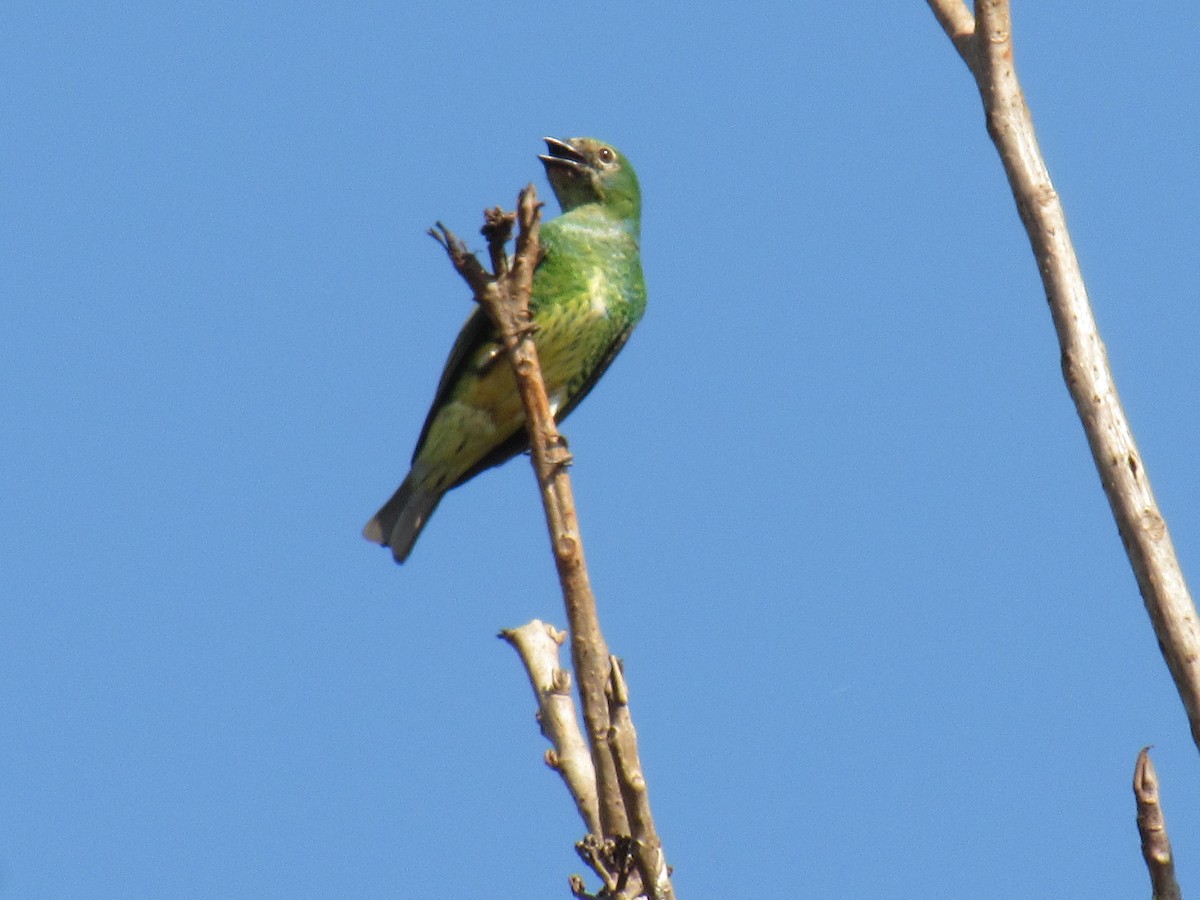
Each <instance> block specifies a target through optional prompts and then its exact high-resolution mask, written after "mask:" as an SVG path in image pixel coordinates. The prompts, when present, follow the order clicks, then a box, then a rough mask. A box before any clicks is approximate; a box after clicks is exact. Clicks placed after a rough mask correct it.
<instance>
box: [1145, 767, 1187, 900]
mask: <svg viewBox="0 0 1200 900" xmlns="http://www.w3.org/2000/svg"><path fill="white" fill-rule="evenodd" d="M1133 795H1134V797H1136V798H1137V826H1138V834H1139V835H1140V836H1141V839H1142V858H1143V859H1145V860H1146V868H1147V870H1149V872H1150V885H1151V887H1152V888H1153V891H1154V898H1153V900H1182V896H1183V895H1182V894H1181V893H1180V890H1179V882H1178V881H1176V880H1175V860H1174V858H1173V857H1172V855H1171V841H1170V839H1169V838H1168V837H1167V820H1166V818H1165V817H1164V816H1163V811H1162V806H1161V805H1159V797H1158V774H1157V773H1156V772H1155V771H1154V763H1152V762H1151V761H1150V748H1149V747H1144V748H1142V752H1141V753H1139V754H1138V758H1137V764H1136V765H1135V766H1134V769H1133Z"/></svg>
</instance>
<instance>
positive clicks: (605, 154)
mask: <svg viewBox="0 0 1200 900" xmlns="http://www.w3.org/2000/svg"><path fill="white" fill-rule="evenodd" d="M596 156H597V157H598V158H599V160H600V162H602V163H604V165H606V166H611V165H612V164H613V163H614V162H616V160H617V154H615V153H613V151H612V148H611V147H601V148H600V149H599V150H598V151H597V152H596Z"/></svg>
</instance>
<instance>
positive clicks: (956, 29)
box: [928, 0, 1200, 747]
mask: <svg viewBox="0 0 1200 900" xmlns="http://www.w3.org/2000/svg"><path fill="white" fill-rule="evenodd" d="M928 3H929V6H930V8H931V9H932V10H933V12H934V15H935V16H936V17H937V20H938V22H939V23H940V24H941V26H942V28H943V29H944V30H945V31H946V34H947V35H948V36H949V37H950V39H951V40H952V41H953V43H954V46H955V48H956V49H957V50H958V52H959V54H960V55H961V56H962V58H963V61H964V62H965V63H966V64H967V67H968V68H969V69H970V70H971V74H972V75H974V76H975V82H976V85H977V86H978V88H979V94H980V97H981V98H982V100H983V108H984V113H985V116H986V120H987V130H988V134H989V135H990V136H991V138H992V142H993V143H994V144H995V145H996V151H997V152H998V153H999V155H1000V160H1001V162H1002V163H1003V164H1004V171H1005V173H1006V174H1007V176H1008V183H1009V186H1010V188H1011V189H1012V193H1013V198H1014V199H1015V200H1016V203H1017V211H1018V212H1019V213H1020V216H1021V221H1022V223H1023V224H1024V225H1025V231H1026V232H1027V233H1028V235H1029V242H1030V245H1031V246H1032V248H1033V254H1034V257H1035V258H1036V260H1037V264H1038V271H1039V272H1040V273H1041V276H1042V284H1043V286H1044V287H1045V290H1046V300H1047V301H1048V303H1049V305H1050V315H1051V318H1052V319H1053V320H1054V329H1055V331H1056V333H1057V335H1058V342H1059V345H1060V346H1061V348H1062V371H1063V378H1064V379H1065V380H1066V383H1067V390H1068V391H1069V392H1070V394H1071V399H1072V400H1073V401H1074V403H1075V409H1076V412H1077V413H1078V415H1079V418H1080V421H1081V422H1082V423H1083V430H1084V433H1085V434H1086V435H1087V440H1088V445H1089V446H1090V448H1091V452H1092V458H1093V459H1094V460H1095V464H1096V469H1097V471H1098V473H1099V475H1100V482H1101V484H1102V485H1103V487H1104V493H1105V495H1106V496H1107V498H1108V503H1109V507H1110V508H1111V509H1112V514H1113V518H1114V519H1115V520H1116V523H1117V530H1118V532H1120V535H1121V541H1122V543H1123V544H1124V545H1125V552H1126V554H1127V555H1128V556H1129V562H1130V564H1131V566H1132V568H1133V572H1134V575H1135V576H1136V578H1137V583H1138V588H1139V589H1140V591H1141V594H1142V600H1143V601H1144V603H1145V605H1146V611H1147V613H1149V616H1150V621H1151V623H1152V624H1153V627H1154V632H1155V636H1156V637H1157V638H1158V644H1159V647H1160V648H1161V649H1162V654H1163V658H1164V659H1165V660H1166V663H1167V668H1168V669H1170V671H1171V677H1172V679H1173V680H1174V681H1175V686H1176V688H1177V689H1178V691H1179V696H1180V699H1181V700H1182V701H1183V706H1184V709H1185V710H1186V711H1187V715H1188V721H1189V723H1190V725H1191V731H1192V740H1193V741H1194V742H1195V743H1196V745H1197V747H1200V615H1197V612H1196V605H1195V603H1194V602H1193V601H1192V596H1191V593H1190V592H1189V591H1188V586H1187V582H1186V581H1185V580H1184V577H1183V571H1182V570H1181V569H1180V566H1179V560H1178V558H1177V557H1176V555H1175V547H1174V545H1173V543H1172V541H1171V534H1170V532H1169V531H1168V529H1167V522H1166V519H1165V518H1163V515H1162V513H1161V511H1160V510H1159V508H1158V502H1157V501H1156V500H1155V499H1154V492H1153V491H1152V490H1151V488H1150V475H1149V472H1148V471H1147V470H1146V463H1145V460H1143V459H1142V456H1141V453H1140V452H1139V451H1138V448H1137V443H1136V442H1135V441H1134V438H1133V431H1132V429H1131V428H1130V426H1129V420H1128V419H1127V418H1126V416H1125V411H1124V409H1123V408H1122V407H1121V398H1120V396H1119V394H1118V393H1117V386H1116V382H1115V381H1114V380H1113V375H1112V370H1111V369H1110V368H1109V365H1108V351H1107V350H1106V349H1105V347H1104V342H1103V341H1102V340H1101V339H1100V331H1099V329H1098V327H1097V325H1096V318H1095V316H1094V315H1093V313H1092V306H1091V301H1090V300H1089V299H1088V294H1087V288H1086V286H1085V284H1084V281H1083V273H1082V271H1081V270H1080V267H1079V260H1078V259H1077V258H1076V255H1075V247H1074V245H1073V244H1072V242H1071V235H1070V232H1069V231H1068V230H1067V219H1066V213H1065V212H1064V211H1063V205H1062V201H1061V200H1060V199H1059V196H1058V193H1057V192H1056V191H1055V190H1054V185H1053V184H1052V183H1051V181H1050V173H1049V171H1048V170H1047V168H1046V163H1045V160H1044V159H1043V158H1042V152H1041V148H1040V147H1039V146H1038V141H1037V134H1036V133H1035V131H1034V127H1033V115H1032V113H1031V112H1030V110H1029V105H1028V104H1027V103H1026V102H1025V96H1024V94H1023V93H1022V92H1021V85H1020V83H1019V81H1018V80H1017V72H1016V67H1015V65H1014V63H1013V43H1012V11H1011V9H1010V7H1009V0H976V2H975V15H974V17H972V15H971V13H970V12H969V11H968V10H967V7H966V5H965V4H964V3H963V0H928Z"/></svg>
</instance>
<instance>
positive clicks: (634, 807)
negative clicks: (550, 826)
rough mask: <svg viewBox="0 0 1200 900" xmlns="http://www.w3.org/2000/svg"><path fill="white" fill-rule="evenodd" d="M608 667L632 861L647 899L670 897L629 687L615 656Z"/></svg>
mask: <svg viewBox="0 0 1200 900" xmlns="http://www.w3.org/2000/svg"><path fill="white" fill-rule="evenodd" d="M610 668H611V671H612V684H611V690H610V692H609V718H610V719H611V720H612V730H611V731H610V732H609V737H608V739H609V743H610V744H611V745H612V748H613V756H614V757H615V758H616V761H617V777H618V778H620V780H621V794H622V796H623V797H624V799H625V809H626V810H627V811H628V813H629V824H630V826H631V827H632V830H633V835H632V837H633V858H634V860H635V862H636V863H637V867H638V871H639V872H640V873H641V875H642V883H643V884H644V885H646V886H648V888H650V889H649V891H648V893H649V894H650V896H652V897H669V896H671V870H670V867H669V866H668V865H667V858H666V856H665V855H663V849H662V841H661V840H660V839H659V837H658V831H657V830H656V829H655V827H654V816H653V815H652V814H651V812H650V799H649V797H648V795H647V793H646V777H645V775H643V774H642V761H641V758H640V757H639V755H638V748H637V731H635V730H634V727H633V719H632V718H631V717H630V715H629V688H628V686H627V685H626V684H625V672H624V670H623V667H622V665H621V661H620V660H619V659H617V658H616V657H615V656H614V657H613V658H612V660H611V666H610Z"/></svg>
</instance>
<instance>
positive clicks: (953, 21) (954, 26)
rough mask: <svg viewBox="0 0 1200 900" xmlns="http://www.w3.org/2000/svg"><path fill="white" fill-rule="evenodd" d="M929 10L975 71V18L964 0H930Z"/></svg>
mask: <svg viewBox="0 0 1200 900" xmlns="http://www.w3.org/2000/svg"><path fill="white" fill-rule="evenodd" d="M929 8H930V9H932V10H933V14H934V15H935V16H937V20H938V22H939V23H940V24H941V26H942V29H943V30H944V31H945V32H946V36H947V37H948V38H950V40H951V41H953V42H954V46H955V48H957V50H958V52H959V55H960V56H962V58H963V61H964V62H965V63H966V64H967V66H968V67H969V68H971V69H974V68H975V64H974V60H973V59H972V57H973V56H974V50H973V44H972V37H973V36H974V33H975V17H974V16H972V15H971V11H970V10H969V9H967V5H966V4H965V3H963V0H929Z"/></svg>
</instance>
